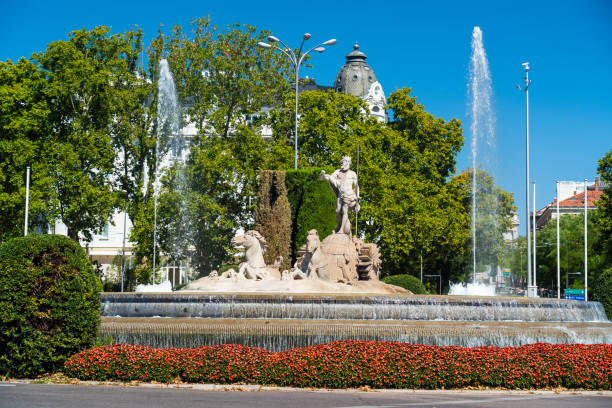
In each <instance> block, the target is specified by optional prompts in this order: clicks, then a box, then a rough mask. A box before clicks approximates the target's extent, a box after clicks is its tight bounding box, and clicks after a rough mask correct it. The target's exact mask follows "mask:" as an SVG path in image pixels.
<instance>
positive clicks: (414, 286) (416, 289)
mask: <svg viewBox="0 0 612 408" xmlns="http://www.w3.org/2000/svg"><path fill="white" fill-rule="evenodd" d="M382 281H383V282H385V283H388V284H389V285H395V286H400V287H402V288H404V289H408V290H409V291H411V292H412V293H414V294H415V295H424V294H427V289H425V286H423V284H422V283H421V281H420V280H419V279H418V278H415V277H414V276H412V275H408V274H404V275H391V276H386V277H384V278H383V279H382Z"/></svg>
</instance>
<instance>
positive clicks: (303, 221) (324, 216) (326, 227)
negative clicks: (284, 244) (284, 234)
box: [285, 168, 336, 264]
mask: <svg viewBox="0 0 612 408" xmlns="http://www.w3.org/2000/svg"><path fill="white" fill-rule="evenodd" d="M321 170H323V169H321V168H310V169H299V170H288V171H287V172H286V174H285V184H286V185H287V191H288V198H289V204H290V205H291V264H293V263H294V262H295V260H296V259H297V253H298V251H299V250H300V247H301V246H302V245H304V244H305V243H306V236H307V235H308V231H310V230H311V229H316V230H317V231H318V232H319V236H320V237H321V239H323V238H325V237H326V236H328V235H329V234H331V233H332V232H333V231H334V229H335V228H336V196H335V195H334V192H333V191H332V189H331V188H330V187H329V184H328V183H326V182H323V181H320V180H319V176H320V174H321ZM325 171H328V172H329V169H327V168H326V169H325Z"/></svg>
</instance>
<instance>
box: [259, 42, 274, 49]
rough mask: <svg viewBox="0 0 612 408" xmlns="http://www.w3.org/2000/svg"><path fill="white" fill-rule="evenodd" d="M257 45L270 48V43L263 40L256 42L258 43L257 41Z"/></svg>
mask: <svg viewBox="0 0 612 408" xmlns="http://www.w3.org/2000/svg"><path fill="white" fill-rule="evenodd" d="M257 46H259V47H261V48H270V47H272V46H271V45H270V44H266V43H265V42H263V41H260V42H258V43H257Z"/></svg>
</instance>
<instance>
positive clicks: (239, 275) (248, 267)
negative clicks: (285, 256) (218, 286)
mask: <svg viewBox="0 0 612 408" xmlns="http://www.w3.org/2000/svg"><path fill="white" fill-rule="evenodd" d="M231 243H232V246H233V247H240V246H242V247H244V258H243V259H242V262H241V263H240V265H238V272H236V271H235V270H234V269H229V270H227V271H225V272H224V273H223V274H221V276H220V277H221V278H234V279H236V280H238V279H254V280H262V279H280V272H279V269H278V267H279V266H280V264H281V263H282V257H279V259H276V262H275V263H274V265H266V262H265V261H264V257H263V254H264V252H265V251H266V239H265V238H264V237H263V236H262V235H261V234H260V233H259V232H257V231H255V230H249V231H247V232H245V233H244V234H242V235H239V236H236V237H234V238H232V241H231ZM214 278H216V276H213V277H212V279H214Z"/></svg>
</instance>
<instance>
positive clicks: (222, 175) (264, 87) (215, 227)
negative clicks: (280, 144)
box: [158, 18, 289, 274]
mask: <svg viewBox="0 0 612 408" xmlns="http://www.w3.org/2000/svg"><path fill="white" fill-rule="evenodd" d="M192 32H193V36H187V35H186V34H185V33H184V31H183V29H182V28H181V27H179V26H175V27H174V28H173V30H172V33H171V35H169V36H167V37H161V38H160V37H158V41H159V42H162V41H163V42H164V43H165V45H164V46H163V49H164V50H165V51H166V52H167V53H168V61H169V64H170V68H171V70H172V73H173V75H174V79H175V83H176V85H177V91H178V94H179V98H180V99H181V102H182V105H183V106H184V107H185V108H184V109H183V114H184V115H185V118H186V120H187V119H188V120H189V121H192V122H193V123H194V124H195V126H196V129H197V131H198V134H197V135H196V136H195V138H194V139H193V140H192V141H191V150H190V155H189V158H188V160H187V163H186V175H187V184H188V191H187V192H185V193H184V200H185V202H186V206H187V210H188V212H189V216H190V217H191V219H192V220H193V221H192V225H193V228H192V235H191V237H190V242H192V243H193V247H194V252H193V254H192V264H193V265H194V266H195V267H196V268H197V270H198V271H199V272H200V274H207V273H208V272H210V271H211V270H213V269H218V268H219V267H220V266H221V264H222V263H223V262H224V261H226V260H228V257H229V242H230V239H231V238H232V237H233V235H234V234H235V232H236V231H237V230H238V229H239V228H244V229H248V228H252V227H253V225H254V210H255V206H256V197H257V191H258V174H259V171H260V170H263V169H278V168H282V167H283V166H279V165H278V163H277V161H276V159H275V155H274V153H273V151H272V146H273V145H271V144H269V143H266V142H265V141H264V140H263V139H262V137H261V135H260V134H259V131H258V129H259V123H260V121H259V120H258V119H257V117H256V116H257V115H256V114H257V112H258V111H259V110H260V109H261V108H262V107H263V106H264V105H267V106H270V105H272V104H273V103H274V102H275V101H277V100H279V99H280V98H281V95H284V94H285V93H286V92H287V91H288V89H289V86H288V81H287V79H286V77H285V75H284V74H285V73H286V71H287V69H288V63H287V61H285V60H284V59H282V58H281V57H280V56H279V55H277V54H275V53H270V52H265V50H261V49H260V48H258V47H257V43H258V42H259V41H263V40H264V39H265V38H266V36H267V35H268V33H267V32H261V31H257V29H256V28H255V27H252V26H248V25H240V24H234V25H230V26H228V27H227V28H225V29H219V28H218V27H216V26H212V25H211V24H210V20H209V19H207V18H205V19H196V20H194V21H193V22H192ZM254 114H255V117H253V118H251V117H250V115H254ZM249 118H251V119H253V121H249V120H247V119H249ZM162 242H163V239H162ZM162 249H164V248H162Z"/></svg>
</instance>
